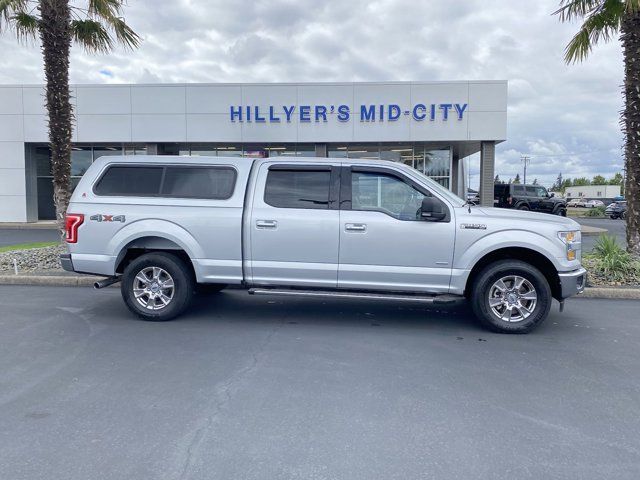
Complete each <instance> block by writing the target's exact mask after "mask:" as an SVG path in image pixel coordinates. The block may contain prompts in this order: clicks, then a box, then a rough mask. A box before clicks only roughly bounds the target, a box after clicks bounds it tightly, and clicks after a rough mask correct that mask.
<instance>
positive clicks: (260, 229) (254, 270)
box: [246, 163, 339, 288]
mask: <svg viewBox="0 0 640 480" xmlns="http://www.w3.org/2000/svg"><path fill="white" fill-rule="evenodd" d="M256 185H257V187H256V189H255V191H254V198H253V202H252V205H253V206H252V209H251V214H250V215H251V217H250V220H249V224H248V225H247V227H246V228H248V229H250V232H249V233H250V235H249V242H250V247H251V250H250V259H251V260H250V263H249V265H250V271H249V272H248V276H249V278H250V279H251V280H252V282H253V283H254V284H256V285H295V286H310V287H331V288H335V287H336V284H337V275H338V241H339V212H338V201H337V200H338V189H339V169H338V167H332V166H331V165H326V164H325V165H309V164H301V163H294V164H280V163H264V164H262V165H261V166H260V168H259V171H258V177H257V181H256Z"/></svg>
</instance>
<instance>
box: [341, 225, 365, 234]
mask: <svg viewBox="0 0 640 480" xmlns="http://www.w3.org/2000/svg"><path fill="white" fill-rule="evenodd" d="M344 229H345V230H346V231H347V232H366V231H367V226H366V225H365V224H364V223H345V224H344Z"/></svg>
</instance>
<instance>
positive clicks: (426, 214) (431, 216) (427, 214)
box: [420, 197, 447, 222]
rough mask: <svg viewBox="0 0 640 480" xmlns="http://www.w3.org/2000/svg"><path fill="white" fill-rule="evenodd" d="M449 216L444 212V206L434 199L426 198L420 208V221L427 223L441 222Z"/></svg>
mask: <svg viewBox="0 0 640 480" xmlns="http://www.w3.org/2000/svg"><path fill="white" fill-rule="evenodd" d="M446 216H447V214H446V213H445V212H444V209H443V207H442V204H441V203H440V202H439V201H438V200H436V199H435V198H433V197H424V198H423V199H422V206H421V207H420V219H421V220H425V221H427V222H439V221H440V220H444V219H445V218H446Z"/></svg>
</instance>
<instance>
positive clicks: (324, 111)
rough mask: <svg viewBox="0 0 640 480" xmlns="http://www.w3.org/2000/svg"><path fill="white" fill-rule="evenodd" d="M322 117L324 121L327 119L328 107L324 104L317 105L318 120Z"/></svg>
mask: <svg viewBox="0 0 640 480" xmlns="http://www.w3.org/2000/svg"><path fill="white" fill-rule="evenodd" d="M320 118H322V121H323V122H326V121H327V107H325V106H324V105H316V122H319V121H320Z"/></svg>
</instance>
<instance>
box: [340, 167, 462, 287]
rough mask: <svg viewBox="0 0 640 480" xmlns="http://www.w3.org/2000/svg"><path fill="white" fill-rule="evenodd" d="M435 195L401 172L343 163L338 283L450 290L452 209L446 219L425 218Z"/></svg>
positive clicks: (443, 204) (350, 285)
mask: <svg viewBox="0 0 640 480" xmlns="http://www.w3.org/2000/svg"><path fill="white" fill-rule="evenodd" d="M426 195H429V196H433V195H432V193H431V192H429V191H428V190H427V189H426V188H424V187H423V186H421V185H418V184H416V183H415V182H413V181H412V180H411V179H409V178H407V177H406V176H404V175H403V174H402V173H401V172H398V171H396V170H393V169H390V168H386V167H385V168H380V167H344V168H343V170H342V186H341V198H340V203H341V209H340V265H339V270H338V287H341V288H351V289H373V290H376V289H384V290H396V291H415V292H418V291H419V292H434V293H446V292H448V291H449V282H450V279H451V267H452V261H453V251H454V240H455V221H454V218H453V217H452V216H453V209H451V208H450V207H449V206H447V204H445V202H444V201H442V200H440V199H437V197H435V198H436V199H437V200H438V202H439V204H441V208H443V209H444V210H443V211H446V212H447V217H446V218H445V219H444V220H442V221H438V222H436V221H434V222H431V221H426V220H422V219H421V217H420V207H421V205H422V199H423V198H424V197H425V196H426Z"/></svg>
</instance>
